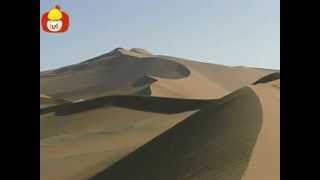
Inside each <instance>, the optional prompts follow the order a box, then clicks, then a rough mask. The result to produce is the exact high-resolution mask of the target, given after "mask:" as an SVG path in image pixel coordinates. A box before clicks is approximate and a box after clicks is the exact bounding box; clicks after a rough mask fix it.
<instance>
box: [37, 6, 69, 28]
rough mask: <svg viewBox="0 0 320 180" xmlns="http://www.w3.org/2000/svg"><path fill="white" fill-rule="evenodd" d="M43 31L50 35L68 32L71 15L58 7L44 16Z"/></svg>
mask: <svg viewBox="0 0 320 180" xmlns="http://www.w3.org/2000/svg"><path fill="white" fill-rule="evenodd" d="M41 24H42V30H43V31H45V32H49V33H62V32H66V31H67V30H68V28H69V15H68V14H67V13H66V12H63V11H61V8H60V6H58V5H56V6H55V7H54V8H52V9H51V10H50V11H48V12H46V13H44V14H43V15H42V20H41Z"/></svg>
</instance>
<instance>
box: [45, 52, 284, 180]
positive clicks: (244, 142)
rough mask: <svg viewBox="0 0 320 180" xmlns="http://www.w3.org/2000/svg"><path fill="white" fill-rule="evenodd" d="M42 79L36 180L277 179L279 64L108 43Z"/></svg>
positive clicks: (278, 162) (278, 176) (278, 175)
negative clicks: (195, 57) (201, 58)
mask: <svg viewBox="0 0 320 180" xmlns="http://www.w3.org/2000/svg"><path fill="white" fill-rule="evenodd" d="M40 83H41V87H40V92H41V94H40V152H41V154H40V156H41V157H40V165H41V168H40V172H41V173H40V176H41V179H43V180H57V179H59V180H60V179H63V180H64V179H66V180H69V179H70V180H73V179H80V180H81V179H93V180H100V179H101V180H102V179H103V180H104V179H110V180H120V179H121V180H150V179H152V180H157V179H158V180H164V179H165V180H177V179H184V180H209V179H210V180H212V179H217V180H222V179H223V180H237V179H239V180H240V179H242V180H256V179H259V180H269V179H273V180H279V179H280V72H279V71H275V70H268V69H259V68H249V67H229V66H223V65H216V64H208V63H201V62H196V61H190V60H186V59H181V58H175V57H170V56H162V55H155V54H152V53H150V52H149V51H147V50H144V49H140V48H132V49H124V48H116V49H115V50H113V51H111V52H109V53H106V54H104V55H101V56H98V57H96V58H92V59H89V60H87V61H84V62H82V63H79V64H75V65H71V66H67V67H63V68H59V69H56V70H50V71H45V72H41V73H40ZM48 104H50V106H49V105H48Z"/></svg>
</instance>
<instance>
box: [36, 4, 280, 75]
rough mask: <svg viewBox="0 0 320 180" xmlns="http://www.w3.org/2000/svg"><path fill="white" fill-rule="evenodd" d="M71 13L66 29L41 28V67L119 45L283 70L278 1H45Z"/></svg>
mask: <svg viewBox="0 0 320 180" xmlns="http://www.w3.org/2000/svg"><path fill="white" fill-rule="evenodd" d="M40 3H41V14H42V13H44V12H45V11H48V10H50V9H51V8H52V7H53V6H54V5H55V4H58V5H60V6H61V8H62V10H65V11H66V12H67V13H68V14H69V16H70V21H71V22H70V23H71V24H70V29H69V31H68V32H66V33H62V34H51V33H45V32H42V31H41V34H40V37H41V38H40V41H41V55H40V57H41V60H40V61H41V62H40V64H41V67H40V70H47V69H52V68H57V67H61V66H65V65H69V64H74V63H77V62H81V61H83V60H86V59H89V58H92V57H94V56H97V55H101V54H103V53H106V52H108V51H111V50H113V49H114V48H116V47H124V48H133V47H139V48H144V49H147V50H149V51H151V52H152V53H155V54H161V55H170V56H175V57H181V58H187V59H192V60H197V61H203V62H210V63H215V64H224V65H233V66H238V65H242V66H253V67H263V68H273V69H280V3H279V0H41V1H40Z"/></svg>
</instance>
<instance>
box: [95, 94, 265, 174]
mask: <svg viewBox="0 0 320 180" xmlns="http://www.w3.org/2000/svg"><path fill="white" fill-rule="evenodd" d="M221 101H222V102H223V104H222V105H220V106H216V104H215V103H212V104H208V105H207V106H206V107H203V108H202V109H201V110H200V111H199V112H197V113H195V114H193V115H191V116H190V117H188V118H187V119H185V120H184V121H182V122H181V123H179V124H177V125H176V126H175V127H173V128H171V129H170V130H168V131H166V132H164V133H163V134H161V135H159V136H158V137H156V138H155V139H153V140H152V141H151V142H149V143H147V144H146V145H144V146H142V147H141V148H139V149H138V150H136V151H135V152H133V153H131V154H129V155H128V156H127V157H125V158H123V159H122V160H120V161H119V162H116V163H115V164H114V165H112V166H111V167H109V168H107V169H106V170H104V171H102V172H100V173H99V174H97V175H96V176H95V177H93V178H91V179H93V180H102V179H122V180H126V179H128V180H129V179H131V180H144V179H145V180H149V179H153V180H157V179H159V180H160V179H161V180H163V179H166V180H176V179H190V180H191V179H201V180H206V179H230V180H231V179H232V180H234V179H241V177H242V175H243V173H244V171H245V169H246V167H247V165H248V162H249V159H250V154H251V152H252V149H253V147H254V144H255V142H256V138H257V136H258V133H259V131H260V128H261V124H262V109H261V105H260V102H259V98H258V97H257V96H256V94H255V93H254V92H253V91H252V90H251V89H250V88H244V89H241V90H239V91H238V92H236V93H233V94H232V95H229V96H227V97H225V98H224V99H222V100H221Z"/></svg>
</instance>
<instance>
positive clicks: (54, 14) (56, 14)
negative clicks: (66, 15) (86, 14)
mask: <svg viewBox="0 0 320 180" xmlns="http://www.w3.org/2000/svg"><path fill="white" fill-rule="evenodd" d="M61 18H62V13H61V11H60V8H59V7H55V8H53V9H51V11H50V12H49V14H48V19H50V20H60V19H61Z"/></svg>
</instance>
